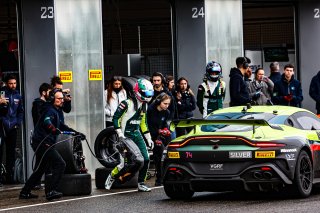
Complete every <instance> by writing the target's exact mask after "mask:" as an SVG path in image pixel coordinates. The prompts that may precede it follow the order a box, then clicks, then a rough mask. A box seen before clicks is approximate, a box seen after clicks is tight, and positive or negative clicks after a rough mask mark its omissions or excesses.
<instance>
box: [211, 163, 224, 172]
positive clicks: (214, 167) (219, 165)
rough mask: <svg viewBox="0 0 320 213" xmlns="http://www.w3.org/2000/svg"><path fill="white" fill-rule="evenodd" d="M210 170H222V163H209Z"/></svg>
mask: <svg viewBox="0 0 320 213" xmlns="http://www.w3.org/2000/svg"><path fill="white" fill-rule="evenodd" d="M209 166H210V170H223V164H222V163H213V164H209Z"/></svg>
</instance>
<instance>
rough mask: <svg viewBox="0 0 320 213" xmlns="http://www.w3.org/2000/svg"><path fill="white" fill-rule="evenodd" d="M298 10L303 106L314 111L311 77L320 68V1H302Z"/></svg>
mask: <svg viewBox="0 0 320 213" xmlns="http://www.w3.org/2000/svg"><path fill="white" fill-rule="evenodd" d="M298 8H299V10H298V30H299V33H298V38H299V39H298V40H299V44H298V46H299V51H300V57H299V61H300V80H301V83H302V91H303V97H304V100H303V102H302V103H303V107H304V108H306V109H309V110H311V111H313V112H316V110H315V104H316V103H315V101H313V99H311V97H310V96H309V86H310V82H311V79H312V77H313V76H314V75H316V74H317V73H318V71H319V70H320V60H319V57H320V42H319V38H320V11H319V10H320V2H319V1H317V0H313V1H300V3H299V7H298Z"/></svg>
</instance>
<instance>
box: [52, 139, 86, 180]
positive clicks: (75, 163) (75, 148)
mask: <svg viewBox="0 0 320 213" xmlns="http://www.w3.org/2000/svg"><path fill="white" fill-rule="evenodd" d="M63 140H65V141H64V142H61V143H59V144H57V145H56V146H55V148H56V150H57V151H58V152H59V153H60V155H61V157H62V158H63V160H64V161H65V162H66V169H65V171H64V173H65V174H77V173H81V172H82V169H83V168H85V165H84V158H83V150H82V143H81V140H80V139H79V138H78V137H77V138H75V137H74V136H72V135H64V134H60V135H58V137H57V142H59V141H63Z"/></svg>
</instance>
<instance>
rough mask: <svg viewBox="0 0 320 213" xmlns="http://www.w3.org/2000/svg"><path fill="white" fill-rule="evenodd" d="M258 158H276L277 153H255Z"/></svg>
mask: <svg viewBox="0 0 320 213" xmlns="http://www.w3.org/2000/svg"><path fill="white" fill-rule="evenodd" d="M255 157H256V158H275V157H276V152H275V151H257V152H255Z"/></svg>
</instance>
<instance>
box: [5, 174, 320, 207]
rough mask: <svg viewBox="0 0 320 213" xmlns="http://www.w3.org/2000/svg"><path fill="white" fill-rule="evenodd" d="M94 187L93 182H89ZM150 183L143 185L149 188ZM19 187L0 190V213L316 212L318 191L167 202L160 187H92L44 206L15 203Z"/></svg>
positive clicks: (212, 196)
mask: <svg viewBox="0 0 320 213" xmlns="http://www.w3.org/2000/svg"><path fill="white" fill-rule="evenodd" d="M93 183H94V182H93ZM153 183H154V179H151V180H149V181H148V182H147V184H149V185H150V186H153ZM20 188H21V185H20V186H12V187H10V189H9V188H6V189H0V205H1V206H0V212H32V213H36V212H46V213H49V212H59V213H60V212H68V213H72V212H108V213H109V212H117V213H121V212H174V213H176V212H183V213H185V212H192V213H194V212H224V213H225V212H228V213H229V212H231V213H242V212H245V213H248V212H261V213H262V212H263V213H265V212H299V213H301V212H319V207H320V204H319V200H320V193H319V190H317V191H316V192H314V193H313V194H312V195H311V196H310V197H309V198H306V199H294V198H292V197H291V198H290V197H287V196H283V195H279V194H277V193H272V194H263V193H258V194H253V193H244V194H243V193H233V192H222V193H212V192H211V193H207V192H205V193H196V194H195V196H194V197H193V198H192V199H190V200H187V201H181V200H178V201H176V200H170V199H169V198H168V197H167V196H166V195H165V193H164V190H163V188H162V187H152V188H153V189H152V191H151V192H143V193H141V192H137V190H136V189H134V188H133V189H117V190H111V191H106V190H97V189H95V185H94V184H93V192H92V195H90V196H75V197H63V198H62V199H60V200H56V201H54V202H47V201H46V200H45V197H44V191H43V190H39V191H35V193H36V194H38V195H40V198H38V199H31V200H19V199H18V194H19V191H20Z"/></svg>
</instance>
